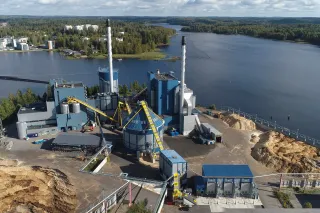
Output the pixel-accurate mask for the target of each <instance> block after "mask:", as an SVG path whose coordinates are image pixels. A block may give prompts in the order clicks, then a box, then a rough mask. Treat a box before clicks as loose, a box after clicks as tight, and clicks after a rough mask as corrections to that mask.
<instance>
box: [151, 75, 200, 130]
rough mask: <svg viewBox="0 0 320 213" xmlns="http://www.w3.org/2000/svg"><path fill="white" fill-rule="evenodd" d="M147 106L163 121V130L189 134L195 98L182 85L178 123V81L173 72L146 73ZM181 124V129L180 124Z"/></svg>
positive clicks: (193, 120) (191, 128) (192, 126)
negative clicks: (181, 108) (181, 110)
mask: <svg viewBox="0 0 320 213" xmlns="http://www.w3.org/2000/svg"><path fill="white" fill-rule="evenodd" d="M148 80H149V82H148V104H149V106H150V107H151V109H152V110H153V111H154V112H155V113H157V114H158V115H160V116H161V117H162V119H163V120H164V121H165V128H167V127H174V128H176V129H180V132H181V133H182V134H183V135H187V134H189V133H190V132H191V131H192V130H193V129H194V126H195V115H193V114H192V112H193V109H194V108H195V102H196V96H195V95H194V94H193V91H192V90H191V89H189V88H187V86H186V85H184V103H183V115H184V118H183V121H180V81H179V80H178V79H177V78H176V77H175V76H174V73H173V72H170V73H160V71H159V70H158V71H157V72H156V73H153V72H148ZM181 122H182V123H183V125H182V126H183V129H182V130H181V128H180V125H179V124H180V123H181Z"/></svg>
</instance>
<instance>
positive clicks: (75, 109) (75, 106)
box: [72, 102, 81, 113]
mask: <svg viewBox="0 0 320 213" xmlns="http://www.w3.org/2000/svg"><path fill="white" fill-rule="evenodd" d="M72 112H73V113H80V112H81V111H80V104H79V103H76V102H74V103H72Z"/></svg>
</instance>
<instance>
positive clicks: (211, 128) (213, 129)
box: [202, 123, 222, 136]
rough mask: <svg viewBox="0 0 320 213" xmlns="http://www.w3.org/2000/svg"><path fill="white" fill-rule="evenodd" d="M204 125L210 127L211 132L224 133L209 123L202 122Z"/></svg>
mask: <svg viewBox="0 0 320 213" xmlns="http://www.w3.org/2000/svg"><path fill="white" fill-rule="evenodd" d="M202 125H203V126H205V127H207V128H208V129H210V131H211V132H213V133H214V134H215V135H220V136H221V135H222V133H221V132H219V131H218V130H217V129H216V128H214V127H213V126H211V125H210V124H208V123H202Z"/></svg>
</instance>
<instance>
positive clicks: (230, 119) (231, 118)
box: [222, 114, 256, 130]
mask: <svg viewBox="0 0 320 213" xmlns="http://www.w3.org/2000/svg"><path fill="white" fill-rule="evenodd" d="M222 120H223V121H224V122H225V123H227V124H228V125H229V126H230V127H232V128H235V129H240V130H255V129H256V124H255V123H254V122H253V121H251V120H249V119H246V118H244V117H241V116H239V115H237V114H230V115H227V116H224V117H223V118H222Z"/></svg>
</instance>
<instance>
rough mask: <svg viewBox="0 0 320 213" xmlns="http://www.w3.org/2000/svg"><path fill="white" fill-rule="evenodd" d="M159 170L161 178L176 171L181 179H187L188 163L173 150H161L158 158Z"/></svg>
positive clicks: (167, 176)
mask: <svg viewBox="0 0 320 213" xmlns="http://www.w3.org/2000/svg"><path fill="white" fill-rule="evenodd" d="M159 170H160V174H161V176H162V177H163V179H165V180H166V179H168V178H169V177H171V176H172V175H173V174H174V173H178V174H179V175H180V177H181V181H182V182H184V180H186V179H187V170H188V163H187V161H186V160H185V159H183V158H182V157H181V156H180V155H179V154H178V153H177V152H176V151H174V150H162V151H161V152H160V158H159Z"/></svg>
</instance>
